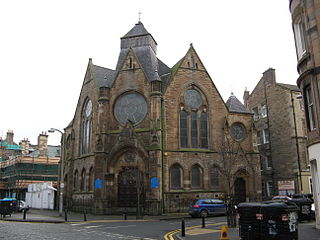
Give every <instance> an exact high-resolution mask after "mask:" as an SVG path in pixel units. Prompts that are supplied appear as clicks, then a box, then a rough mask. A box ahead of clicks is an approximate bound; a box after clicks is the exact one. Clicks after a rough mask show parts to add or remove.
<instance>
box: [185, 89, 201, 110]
mask: <svg viewBox="0 0 320 240" xmlns="http://www.w3.org/2000/svg"><path fill="white" fill-rule="evenodd" d="M184 101H185V102H186V104H187V105H188V106H189V107H190V108H191V109H198V108H199V107H200V106H201V104H202V97H201V94H200V93H199V92H198V91H197V90H195V89H188V90H187V91H186V92H185V94H184Z"/></svg>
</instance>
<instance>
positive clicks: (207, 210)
mask: <svg viewBox="0 0 320 240" xmlns="http://www.w3.org/2000/svg"><path fill="white" fill-rule="evenodd" d="M189 214H190V215H191V216H192V217H207V216H213V215H225V214H226V204H225V203H224V202H223V201H222V200H220V199H197V200H194V201H193V202H192V203H191V205H190V207H189Z"/></svg>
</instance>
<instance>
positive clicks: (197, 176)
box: [191, 165, 202, 188]
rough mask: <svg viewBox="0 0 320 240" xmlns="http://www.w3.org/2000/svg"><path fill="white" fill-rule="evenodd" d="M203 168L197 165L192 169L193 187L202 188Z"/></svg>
mask: <svg viewBox="0 0 320 240" xmlns="http://www.w3.org/2000/svg"><path fill="white" fill-rule="evenodd" d="M201 175H202V174H201V168H200V167H199V166H197V165H195V166H193V167H192V168H191V187H192V188H201Z"/></svg>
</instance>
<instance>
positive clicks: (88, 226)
mask: <svg viewBox="0 0 320 240" xmlns="http://www.w3.org/2000/svg"><path fill="white" fill-rule="evenodd" d="M97 227H101V226H86V227H84V228H97Z"/></svg>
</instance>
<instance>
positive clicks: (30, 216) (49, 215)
mask: <svg viewBox="0 0 320 240" xmlns="http://www.w3.org/2000/svg"><path fill="white" fill-rule="evenodd" d="M126 217H127V220H136V219H137V217H136V215H127V216H126ZM181 218H190V216H189V214H181V213H178V214H166V215H161V216H148V215H144V216H143V217H142V219H144V220H170V219H181ZM0 220H4V221H18V222H39V223H64V222H83V221H99V220H119V221H122V220H125V216H124V215H94V214H90V213H86V214H84V213H78V212H67V216H65V213H64V212H63V214H62V216H60V215H59V212H58V211H56V210H43V209H29V211H27V213H26V216H25V219H24V214H23V212H16V213H12V214H11V216H9V215H6V216H5V217H4V218H3V217H0Z"/></svg>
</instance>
